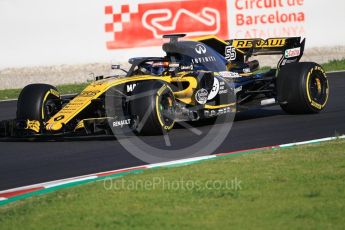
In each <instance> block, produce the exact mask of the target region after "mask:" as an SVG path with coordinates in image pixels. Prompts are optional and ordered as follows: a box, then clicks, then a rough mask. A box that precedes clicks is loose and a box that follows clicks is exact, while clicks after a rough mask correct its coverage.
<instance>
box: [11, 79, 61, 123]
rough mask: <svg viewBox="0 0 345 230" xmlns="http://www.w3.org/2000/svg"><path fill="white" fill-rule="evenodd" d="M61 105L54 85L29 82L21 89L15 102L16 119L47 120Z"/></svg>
mask: <svg viewBox="0 0 345 230" xmlns="http://www.w3.org/2000/svg"><path fill="white" fill-rule="evenodd" d="M61 107H62V104H61V98H60V93H59V92H58V91H57V89H56V88H55V87H54V86H51V85H47V84H31V85H28V86H26V87H24V89H23V90H22V91H21V93H20V95H19V98H18V102H17V119H18V120H36V121H40V122H45V121H48V120H49V119H50V118H51V117H52V116H54V114H56V113H57V112H58V111H59V110H60V109H61Z"/></svg>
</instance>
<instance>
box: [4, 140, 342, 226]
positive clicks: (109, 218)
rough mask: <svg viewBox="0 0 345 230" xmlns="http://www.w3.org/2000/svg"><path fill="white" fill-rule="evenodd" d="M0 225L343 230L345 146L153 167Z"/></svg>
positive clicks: (45, 200)
mask: <svg viewBox="0 0 345 230" xmlns="http://www.w3.org/2000/svg"><path fill="white" fill-rule="evenodd" d="M181 181H184V182H181ZM209 181H210V182H211V185H212V183H213V182H215V184H214V185H215V186H214V187H213V188H212V186H211V188H206V184H207V183H209ZM235 181H237V185H236V182H235ZM159 182H160V183H159ZM145 183H146V184H145ZM151 183H154V184H155V186H154V185H152V184H151ZM226 183H228V184H227V186H226ZM231 183H233V184H231ZM135 184H137V186H136V187H135V186H134V185H135ZM111 185H112V186H113V187H112V188H111ZM178 185H179V186H178ZM182 185H183V186H182ZM193 185H194V187H193ZM209 185H210V184H209ZM105 187H107V188H108V189H105ZM169 187H170V189H169ZM0 226H1V227H0V228H1V229H7V230H10V229H35V230H36V229H47V230H48V229H344V228H345V142H344V141H339V140H337V141H333V142H331V143H327V144H317V145H313V146H306V147H298V148H290V149H283V150H270V151H264V152H258V153H255V154H251V155H242V156H237V157H230V158H221V159H215V160H211V161H207V162H202V163H198V164H194V165H191V166H187V167H178V168H161V169H153V170H148V171H145V172H143V173H142V174H137V175H129V176H125V177H123V178H122V179H121V178H118V179H117V180H112V181H107V182H106V183H104V182H95V183H90V184H87V185H84V186H79V187H74V188H71V189H65V190H61V191H58V192H54V193H50V194H47V195H43V196H36V197H32V198H29V199H26V200H23V201H19V202H15V203H12V204H9V205H5V206H2V207H0Z"/></svg>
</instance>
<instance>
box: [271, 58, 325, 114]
mask: <svg viewBox="0 0 345 230" xmlns="http://www.w3.org/2000/svg"><path fill="white" fill-rule="evenodd" d="M277 91H278V101H279V103H280V106H281V108H282V109H283V110H284V111H285V112H287V113H291V114H307V113H318V112H320V111H321V110H323V109H324V108H325V106H326V104H327V101H328V97H329V84H328V80H327V76H326V73H325V71H324V70H323V69H322V67H321V66H320V65H318V64H316V63H313V62H300V63H291V64H287V65H286V66H283V67H282V68H281V69H280V71H279V73H278V78H277Z"/></svg>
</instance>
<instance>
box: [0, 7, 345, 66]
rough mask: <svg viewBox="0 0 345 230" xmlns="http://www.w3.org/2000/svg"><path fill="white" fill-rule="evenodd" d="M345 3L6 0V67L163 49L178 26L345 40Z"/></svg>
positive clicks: (321, 42)
mask: <svg viewBox="0 0 345 230" xmlns="http://www.w3.org/2000/svg"><path fill="white" fill-rule="evenodd" d="M344 9H345V1H335V0H334V1H329V0H212V1H210V0H140V1H139V0H97V1H96V0H89V1H84V0H73V1H68V0H60V1H53V0H31V1H20V0H1V1H0V35H1V36H0V51H1V52H0V60H1V61H0V68H6V67H18V66H35V65H56V64H78V63H80V64H84V63H90V62H124V61H126V59H128V58H129V57H131V56H152V55H162V51H161V49H160V47H159V46H160V45H161V44H162V43H163V40H162V35H164V34H172V33H186V34H187V35H188V37H190V38H192V37H198V36H204V35H218V36H219V37H221V38H224V39H228V38H257V37H260V38H267V37H286V36H302V37H306V38H307V48H311V47H315V46H338V45H345V30H344V29H343V28H342V23H343V22H344V21H345V14H344V13H343V10H344Z"/></svg>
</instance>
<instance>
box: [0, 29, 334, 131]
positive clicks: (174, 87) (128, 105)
mask: <svg viewBox="0 0 345 230" xmlns="http://www.w3.org/2000/svg"><path fill="white" fill-rule="evenodd" d="M183 36H184V35H182V34H175V35H165V36H164V38H168V39H170V41H169V42H167V43H165V44H163V47H162V48H163V50H164V52H165V53H166V56H164V57H138V58H132V59H130V60H129V63H130V64H131V68H130V69H129V70H128V71H127V70H124V69H121V67H120V66H119V65H113V66H112V69H117V70H118V71H119V70H122V71H124V74H116V75H113V76H97V77H96V79H95V81H94V82H92V83H90V84H89V85H88V86H87V87H86V88H85V89H84V90H83V91H82V92H81V93H80V94H78V95H76V96H73V97H61V95H60V93H59V92H58V90H57V89H56V88H55V87H54V86H51V85H47V84H31V85H28V86H26V87H25V88H24V89H23V90H22V91H21V93H20V96H19V98H18V102H17V117H16V118H15V119H14V120H7V121H2V122H1V123H0V136H12V137H13V136H15V137H22V136H24V137H27V136H49V135H68V134H74V135H89V134H100V133H103V134H111V133H113V132H114V131H115V132H116V130H121V132H124V131H128V132H134V133H138V134H144V135H156V134H164V133H166V132H168V131H170V130H171V129H172V128H173V127H174V124H175V122H179V121H198V120H204V119H211V118H215V117H218V116H220V115H224V114H230V113H235V112H238V111H243V110H247V109H252V108H260V107H264V106H270V105H278V104H279V105H280V106H281V108H282V109H283V110H284V111H286V112H287V113H291V114H301V113H317V112H320V111H321V110H322V109H323V108H324V107H325V106H326V104H327V99H328V95H329V86H328V80H327V78H326V74H325V72H324V70H323V69H322V68H321V66H320V65H318V64H316V63H312V62H299V60H300V59H301V57H302V55H303V51H304V45H305V40H303V41H301V38H300V37H291V38H270V39H266V40H263V39H234V40H222V39H219V38H217V37H215V36H207V37H201V38H197V39H193V40H180V38H181V37H183ZM277 54H279V55H282V57H281V59H280V60H279V62H278V64H277V68H273V69H269V70H266V71H262V70H261V69H260V66H259V62H258V61H257V60H250V59H251V58H252V57H255V56H257V55H277Z"/></svg>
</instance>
